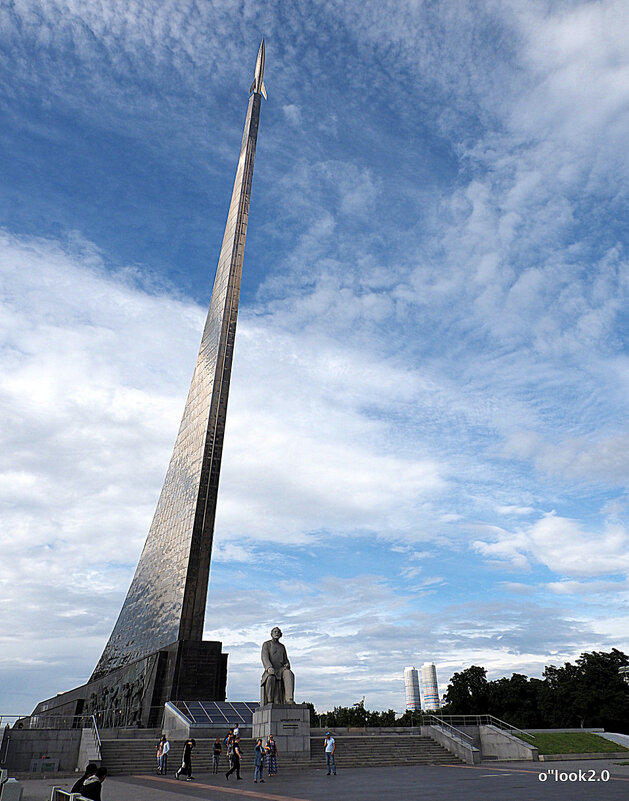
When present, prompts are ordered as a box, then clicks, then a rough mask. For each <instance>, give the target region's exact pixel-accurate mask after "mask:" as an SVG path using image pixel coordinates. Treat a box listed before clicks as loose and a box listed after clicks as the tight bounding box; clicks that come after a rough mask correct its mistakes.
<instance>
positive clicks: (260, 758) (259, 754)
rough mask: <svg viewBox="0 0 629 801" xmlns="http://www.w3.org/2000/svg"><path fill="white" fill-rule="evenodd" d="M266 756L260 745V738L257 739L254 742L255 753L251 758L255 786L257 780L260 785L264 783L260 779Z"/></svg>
mask: <svg viewBox="0 0 629 801" xmlns="http://www.w3.org/2000/svg"><path fill="white" fill-rule="evenodd" d="M265 754H266V749H265V748H264V746H263V745H262V738H259V739H258V740H257V742H256V752H255V755H254V758H253V765H254V771H253V783H254V784H257V782H258V779H260V783H262V782H263V781H264V779H263V778H262V774H263V773H264V757H265Z"/></svg>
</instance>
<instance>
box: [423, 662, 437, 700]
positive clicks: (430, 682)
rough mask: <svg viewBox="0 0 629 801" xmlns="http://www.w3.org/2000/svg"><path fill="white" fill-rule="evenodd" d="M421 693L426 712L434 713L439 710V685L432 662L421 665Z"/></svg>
mask: <svg viewBox="0 0 629 801" xmlns="http://www.w3.org/2000/svg"><path fill="white" fill-rule="evenodd" d="M422 691H423V696H424V706H423V708H424V709H425V710H426V711H427V712H434V710H435V709H439V707H440V706H441V704H440V703H439V684H438V683H437V669H436V668H435V666H434V663H433V662H425V663H424V664H423V665H422Z"/></svg>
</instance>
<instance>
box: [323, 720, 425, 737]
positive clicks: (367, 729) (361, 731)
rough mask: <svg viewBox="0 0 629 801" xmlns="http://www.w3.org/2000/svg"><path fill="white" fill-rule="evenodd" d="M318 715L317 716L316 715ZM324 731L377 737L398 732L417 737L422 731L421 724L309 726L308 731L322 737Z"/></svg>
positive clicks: (388, 735) (353, 735)
mask: <svg viewBox="0 0 629 801" xmlns="http://www.w3.org/2000/svg"><path fill="white" fill-rule="evenodd" d="M317 717H318V716H317ZM326 731H330V732H333V733H334V734H345V735H350V736H352V737H360V736H361V735H364V736H365V737H377V736H378V735H380V734H382V735H385V734H386V735H387V737H390V736H391V735H392V734H400V735H404V736H406V737H408V736H409V735H416V736H417V737H419V736H420V735H421V733H422V730H421V726H413V727H411V726H353V727H347V726H327V727H326V726H324V727H323V728H311V729H310V732H311V734H312V736H313V737H324V736H325V733H326Z"/></svg>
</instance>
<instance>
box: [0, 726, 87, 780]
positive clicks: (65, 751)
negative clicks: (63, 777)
mask: <svg viewBox="0 0 629 801" xmlns="http://www.w3.org/2000/svg"><path fill="white" fill-rule="evenodd" d="M7 737H8V738H9V741H8V747H6V748H4V749H3V752H2V755H3V757H5V754H6V757H5V764H3V765H2V767H3V768H7V769H8V770H9V771H11V772H14V773H25V772H28V771H29V770H30V767H31V760H32V759H41V757H42V756H43V755H44V754H46V755H47V756H48V757H50V759H57V760H59V770H60V771H64V772H68V771H74V770H76V766H77V760H78V756H79V744H80V742H81V729H61V730H59V729H57V730H54V729H11V730H10V731H9V732H6V734H5V746H6V738H7Z"/></svg>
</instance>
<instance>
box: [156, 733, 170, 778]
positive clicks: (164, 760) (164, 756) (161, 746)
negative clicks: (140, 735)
mask: <svg viewBox="0 0 629 801" xmlns="http://www.w3.org/2000/svg"><path fill="white" fill-rule="evenodd" d="M169 751H170V743H169V742H168V738H167V737H166V735H165V734H162V739H161V740H160V741H159V743H158V744H157V772H158V773H159V774H160V775H161V776H165V775H166V774H167V773H168V752H169Z"/></svg>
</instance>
